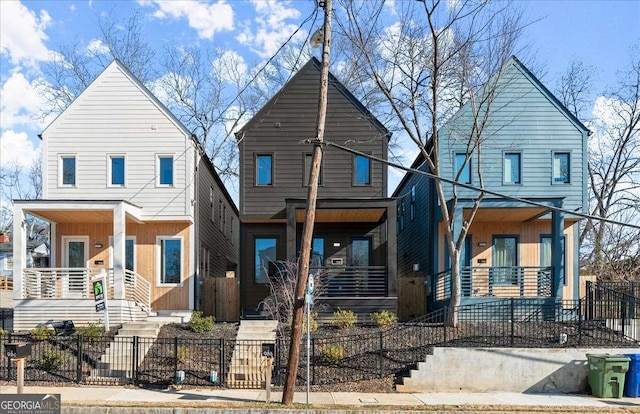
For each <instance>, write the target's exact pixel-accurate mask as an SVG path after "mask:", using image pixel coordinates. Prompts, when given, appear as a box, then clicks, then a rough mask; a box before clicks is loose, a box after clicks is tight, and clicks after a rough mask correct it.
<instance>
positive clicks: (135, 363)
mask: <svg viewBox="0 0 640 414" xmlns="http://www.w3.org/2000/svg"><path fill="white" fill-rule="evenodd" d="M139 340H140V338H139V337H138V336H137V335H136V336H134V337H133V344H132V345H133V358H131V363H132V364H133V366H132V367H131V374H132V375H131V377H132V378H133V379H134V381H135V383H136V384H137V383H138V380H139V376H138V374H139V371H138V367H139V366H140V364H139V362H140V361H138V358H139V351H138V350H139V349H140V344H139V342H138V341H139Z"/></svg>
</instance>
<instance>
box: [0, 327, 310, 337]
mask: <svg viewBox="0 0 640 414" xmlns="http://www.w3.org/2000/svg"><path fill="white" fill-rule="evenodd" d="M311 326H313V325H311ZM7 335H9V331H7V330H6V329H2V328H0V338H2V337H3V336H7Z"/></svg>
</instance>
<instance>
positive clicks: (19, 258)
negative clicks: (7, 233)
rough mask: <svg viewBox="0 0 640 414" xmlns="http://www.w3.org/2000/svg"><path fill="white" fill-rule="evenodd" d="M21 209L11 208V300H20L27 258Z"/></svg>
mask: <svg viewBox="0 0 640 414" xmlns="http://www.w3.org/2000/svg"><path fill="white" fill-rule="evenodd" d="M25 218H26V217H25V214H24V210H23V209H22V207H20V206H19V205H17V204H14V206H13V299H14V300H20V299H22V291H23V283H22V278H23V277H24V268H25V265H26V256H27V230H26V229H25V228H24V227H23V226H22V223H23V222H24V221H25Z"/></svg>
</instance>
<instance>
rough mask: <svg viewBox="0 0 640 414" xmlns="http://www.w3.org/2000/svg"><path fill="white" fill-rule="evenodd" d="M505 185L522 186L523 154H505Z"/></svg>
mask: <svg viewBox="0 0 640 414" xmlns="http://www.w3.org/2000/svg"><path fill="white" fill-rule="evenodd" d="M502 169H503V180H502V181H503V183H504V184H521V183H522V153H520V152H505V153H504V160H503V164H502Z"/></svg>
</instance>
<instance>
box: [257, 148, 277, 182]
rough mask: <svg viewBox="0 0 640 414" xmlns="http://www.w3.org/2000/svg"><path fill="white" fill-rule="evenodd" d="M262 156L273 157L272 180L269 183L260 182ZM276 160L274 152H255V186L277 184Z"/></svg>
mask: <svg viewBox="0 0 640 414" xmlns="http://www.w3.org/2000/svg"><path fill="white" fill-rule="evenodd" d="M260 157H269V158H271V177H270V178H271V181H270V182H269V183H268V184H260V183H259V182H258V176H259V175H258V158H260ZM275 160H276V157H275V155H274V153H273V152H257V153H256V154H255V156H254V157H253V163H254V167H255V168H254V180H253V185H254V186H255V187H273V186H274V185H275V178H276V177H275V168H274V165H275Z"/></svg>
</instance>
